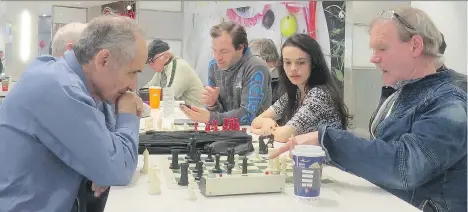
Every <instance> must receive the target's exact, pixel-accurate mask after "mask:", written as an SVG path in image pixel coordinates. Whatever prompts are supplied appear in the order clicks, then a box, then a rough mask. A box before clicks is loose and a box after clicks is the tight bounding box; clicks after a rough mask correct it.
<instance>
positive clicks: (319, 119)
mask: <svg viewBox="0 0 468 212" xmlns="http://www.w3.org/2000/svg"><path fill="white" fill-rule="evenodd" d="M280 62H281V64H280V65H279V67H278V69H279V78H280V83H282V85H283V86H284V88H285V90H286V93H285V94H284V95H283V96H281V98H280V99H278V101H276V102H275V103H274V104H273V105H272V106H271V107H270V108H269V109H268V110H266V111H265V112H263V113H262V114H261V115H260V116H258V117H257V118H255V119H254V120H253V122H252V126H251V132H252V133H254V134H258V135H271V134H273V135H274V138H275V140H276V141H279V142H287V141H288V139H289V138H290V137H291V136H293V135H299V134H304V133H308V132H312V131H316V130H317V129H318V127H319V126H320V125H328V126H332V127H335V128H341V129H346V127H347V125H348V116H349V115H348V111H347V108H346V106H345V104H344V101H343V97H342V95H341V92H340V90H339V88H338V85H337V81H336V79H335V78H334V77H333V76H332V74H331V73H330V70H329V68H328V66H327V63H326V61H325V57H324V55H323V53H322V49H321V47H320V45H319V44H318V43H317V41H315V40H314V39H313V38H311V37H310V36H308V35H306V34H296V35H293V36H291V37H290V38H288V39H287V40H286V42H285V43H284V44H283V46H282V48H281V61H280ZM282 118H284V120H287V123H286V124H285V125H284V126H278V124H277V122H276V121H277V120H279V119H282Z"/></svg>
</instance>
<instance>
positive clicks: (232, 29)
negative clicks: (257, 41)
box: [210, 22, 249, 53]
mask: <svg viewBox="0 0 468 212" xmlns="http://www.w3.org/2000/svg"><path fill="white" fill-rule="evenodd" d="M223 32H226V33H228V34H229V35H230V36H231V38H232V45H233V46H234V48H235V49H236V50H239V49H240V47H241V45H242V46H244V50H243V51H242V53H245V51H247V48H248V47H249V42H248V40H247V32H245V29H244V27H243V26H241V25H239V24H236V23H234V22H221V23H220V24H218V25H214V26H213V27H211V30H210V35H211V37H212V38H217V37H219V36H221V34H222V33H223Z"/></svg>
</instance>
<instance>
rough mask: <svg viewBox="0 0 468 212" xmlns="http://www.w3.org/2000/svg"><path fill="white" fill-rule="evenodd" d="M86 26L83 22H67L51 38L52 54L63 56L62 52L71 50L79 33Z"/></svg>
mask: <svg viewBox="0 0 468 212" xmlns="http://www.w3.org/2000/svg"><path fill="white" fill-rule="evenodd" d="M85 28H86V24H83V23H68V24H66V25H65V26H63V27H61V28H60V29H58V30H57V32H56V33H55V36H54V39H53V40H52V56H54V57H63V54H64V53H65V52H66V51H68V50H71V49H72V47H73V45H74V44H75V43H76V42H77V41H78V40H79V39H80V36H81V33H82V32H83V30H84V29H85Z"/></svg>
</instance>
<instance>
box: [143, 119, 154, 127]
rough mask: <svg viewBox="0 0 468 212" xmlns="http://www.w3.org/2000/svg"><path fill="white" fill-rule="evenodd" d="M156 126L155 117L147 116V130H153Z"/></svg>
mask: <svg viewBox="0 0 468 212" xmlns="http://www.w3.org/2000/svg"><path fill="white" fill-rule="evenodd" d="M153 128H154V125H153V119H152V118H151V117H148V118H146V120H145V130H152V129H153Z"/></svg>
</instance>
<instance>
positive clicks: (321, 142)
mask: <svg viewBox="0 0 468 212" xmlns="http://www.w3.org/2000/svg"><path fill="white" fill-rule="evenodd" d="M441 43H442V36H441V33H440V32H439V30H438V29H437V28H436V26H435V25H434V23H433V22H432V20H431V19H430V18H429V16H428V15H427V14H426V13H424V12H423V11H421V10H419V9H415V8H410V7H404V8H398V9H395V10H392V11H386V12H384V13H382V14H381V15H379V16H378V17H377V18H376V19H375V20H374V21H373V22H372V24H371V26H370V46H371V48H372V49H373V51H374V53H373V55H372V57H371V62H372V63H374V64H376V66H377V67H378V68H379V70H381V71H382V72H383V75H382V78H383V81H384V84H385V85H387V86H391V87H393V88H394V89H395V92H393V93H392V94H391V95H390V96H389V97H388V98H387V99H386V100H385V101H384V102H383V103H382V104H381V105H380V107H379V109H378V112H377V114H376V116H375V119H374V121H373V123H372V125H371V135H372V137H371V139H363V138H360V137H358V136H356V135H354V134H352V133H351V132H348V131H346V130H341V129H335V128H333V127H329V126H326V125H323V126H320V127H319V130H318V131H316V132H312V133H307V134H303V135H298V136H295V137H293V138H292V139H290V141H289V142H288V144H287V145H284V146H282V147H280V149H279V151H278V152H277V153H276V154H275V155H272V157H277V156H278V155H279V154H281V153H282V152H285V151H288V150H289V149H291V148H293V146H294V145H296V144H309V145H317V146H321V147H322V148H323V149H324V150H325V152H326V153H327V157H326V158H327V161H328V162H329V163H330V164H332V165H334V166H337V167H339V168H341V169H343V170H345V171H348V172H350V173H353V174H356V175H358V176H360V177H362V178H364V179H366V180H368V181H370V182H372V183H374V184H376V185H378V186H380V187H381V188H383V189H385V190H387V191H389V192H390V193H392V194H394V195H395V196H397V197H399V198H401V199H402V200H404V201H406V202H408V203H410V204H412V205H413V206H415V207H417V208H419V209H421V210H422V211H424V212H459V211H466V210H467V207H466V203H467V196H466V189H467V183H466V180H467V179H466V175H467V158H466V153H467V118H466V117H467V110H466V97H467V96H466V92H465V91H464V90H463V89H461V88H460V87H459V86H457V85H455V84H454V83H453V81H452V76H451V74H450V72H448V71H446V70H440V71H439V72H437V71H436V70H437V69H439V67H440V63H439V62H438V59H439V58H440V56H441V54H440V53H439V47H440V46H441Z"/></svg>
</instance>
